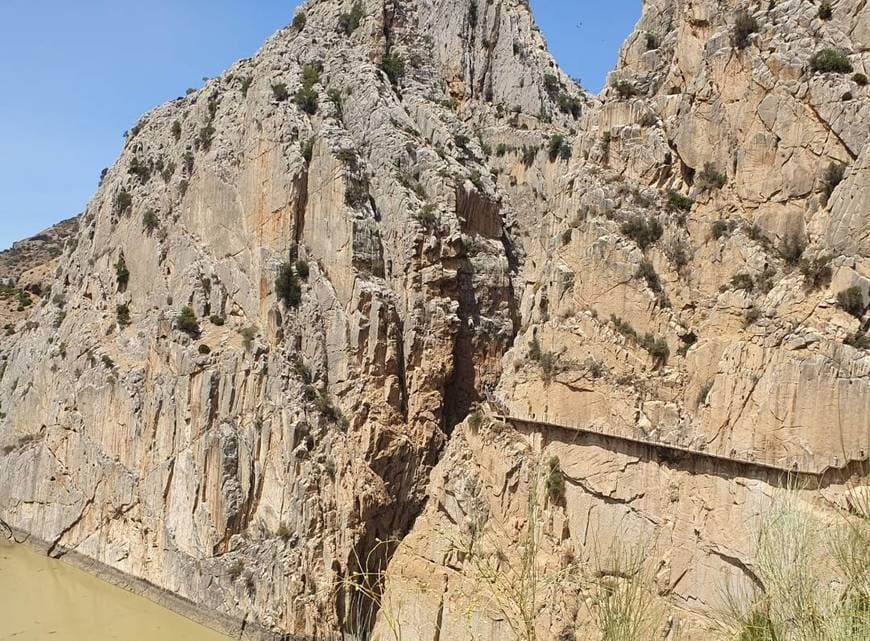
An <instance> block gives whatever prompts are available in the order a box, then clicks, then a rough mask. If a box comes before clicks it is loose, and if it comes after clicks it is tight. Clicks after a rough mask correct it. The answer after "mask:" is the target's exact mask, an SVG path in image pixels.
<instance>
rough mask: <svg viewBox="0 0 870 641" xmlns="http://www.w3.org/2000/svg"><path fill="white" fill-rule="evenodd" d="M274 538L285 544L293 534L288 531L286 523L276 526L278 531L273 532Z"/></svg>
mask: <svg viewBox="0 0 870 641" xmlns="http://www.w3.org/2000/svg"><path fill="white" fill-rule="evenodd" d="M275 536H277V537H278V538H279V539H281V540H282V541H284V542H285V543H286V542H287V541H289V540H290V537H291V536H293V532H291V531H290V528H289V527H287V524H286V523H282V524H281V525H279V526H278V530H277V531H276V532H275Z"/></svg>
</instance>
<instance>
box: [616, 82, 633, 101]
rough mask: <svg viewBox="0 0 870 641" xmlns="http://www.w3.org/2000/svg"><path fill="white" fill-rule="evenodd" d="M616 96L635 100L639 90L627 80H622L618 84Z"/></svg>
mask: <svg viewBox="0 0 870 641" xmlns="http://www.w3.org/2000/svg"><path fill="white" fill-rule="evenodd" d="M616 94H617V95H618V96H619V97H620V98H633V97H634V96H636V95H638V91H637V88H636V87H635V86H634V85H633V84H631V83H630V82H628V81H627V80H620V81H619V82H617V83H616Z"/></svg>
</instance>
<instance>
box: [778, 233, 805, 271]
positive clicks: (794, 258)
mask: <svg viewBox="0 0 870 641" xmlns="http://www.w3.org/2000/svg"><path fill="white" fill-rule="evenodd" d="M804 249H806V245H805V244H804V241H803V239H802V238H801V237H800V235H798V234H788V235H787V236H785V238H783V239H782V243H781V244H780V247H779V253H780V255H781V256H782V258H783V260H785V263H786V265H788V266H789V267H797V266H798V265H799V264H800V262H801V257H802V256H803V255H804Z"/></svg>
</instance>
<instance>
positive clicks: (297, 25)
mask: <svg viewBox="0 0 870 641" xmlns="http://www.w3.org/2000/svg"><path fill="white" fill-rule="evenodd" d="M307 22H308V16H306V15H305V12H304V11H300V12H299V13H297V14H296V15H295V16H293V28H294V29H296V31H302V30H303V29H304V28H305V24H306V23H307Z"/></svg>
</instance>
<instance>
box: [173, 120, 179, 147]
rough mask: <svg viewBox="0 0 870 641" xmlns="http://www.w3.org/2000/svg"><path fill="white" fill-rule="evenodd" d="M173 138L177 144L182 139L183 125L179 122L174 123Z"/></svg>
mask: <svg viewBox="0 0 870 641" xmlns="http://www.w3.org/2000/svg"><path fill="white" fill-rule="evenodd" d="M171 131H172V137H173V138H175V142H178V141H179V140H180V139H181V123H180V122H178V121H177V120H175V121H173V123H172V129H171Z"/></svg>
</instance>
